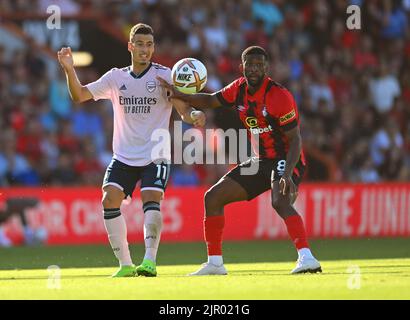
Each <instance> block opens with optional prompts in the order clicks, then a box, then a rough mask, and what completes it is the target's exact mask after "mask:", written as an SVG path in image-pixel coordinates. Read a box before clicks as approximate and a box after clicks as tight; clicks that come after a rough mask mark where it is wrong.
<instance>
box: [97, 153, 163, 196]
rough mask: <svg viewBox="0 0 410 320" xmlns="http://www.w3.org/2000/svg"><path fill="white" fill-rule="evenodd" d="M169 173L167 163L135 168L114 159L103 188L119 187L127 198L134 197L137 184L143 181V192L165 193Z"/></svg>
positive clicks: (108, 169)
mask: <svg viewBox="0 0 410 320" xmlns="http://www.w3.org/2000/svg"><path fill="white" fill-rule="evenodd" d="M169 171H170V165H169V163H165V162H162V163H159V164H155V163H150V164H148V165H146V166H143V167H133V166H129V165H127V164H125V163H123V162H121V161H118V160H116V159H112V161H111V163H110V164H109V166H108V168H107V170H106V172H105V175H104V181H103V187H105V186H107V185H113V186H117V187H118V188H120V189H121V190H122V191H123V192H124V193H125V196H126V197H127V196H130V197H132V193H133V192H134V189H135V186H136V184H137V183H138V181H139V180H141V191H143V190H157V191H161V192H165V188H166V186H167V183H168V178H169Z"/></svg>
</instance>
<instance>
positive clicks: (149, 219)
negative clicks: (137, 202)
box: [144, 202, 162, 262]
mask: <svg viewBox="0 0 410 320" xmlns="http://www.w3.org/2000/svg"><path fill="white" fill-rule="evenodd" d="M153 209H154V210H153ZM158 209H159V203H155V202H148V203H147V204H145V205H144V241H145V256H144V259H149V260H151V261H154V262H155V261H156V258H157V252H158V246H159V241H160V239H161V230H162V215H161V212H160V211H159V210H158Z"/></svg>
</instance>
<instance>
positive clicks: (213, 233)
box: [204, 215, 225, 256]
mask: <svg viewBox="0 0 410 320" xmlns="http://www.w3.org/2000/svg"><path fill="white" fill-rule="evenodd" d="M224 225H225V216H224V215H221V216H209V217H205V219H204V235H205V241H206V246H207V248H208V256H221V255H222V232H223V229H224Z"/></svg>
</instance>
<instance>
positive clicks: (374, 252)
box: [0, 238, 410, 270]
mask: <svg viewBox="0 0 410 320" xmlns="http://www.w3.org/2000/svg"><path fill="white" fill-rule="evenodd" d="M310 243H311V248H312V251H313V253H314V255H315V256H316V257H317V258H318V259H319V260H323V261H324V260H356V259H394V258H410V238H394V239H391V238H387V239H337V240H312V241H311V242H310ZM130 249H131V255H132V257H133V260H134V263H136V264H138V263H139V262H140V261H141V260H142V258H143V255H144V246H143V244H141V243H139V244H131V245H130ZM223 250H224V261H225V263H260V262H295V261H296V259H297V254H296V250H295V248H294V247H293V245H292V243H291V242H290V241H278V240H271V241H238V242H226V243H224V247H223ZM206 259H207V256H206V247H205V244H204V243H202V242H199V243H198V242H195V243H162V244H161V245H160V248H159V253H158V259H157V263H158V265H184V264H194V265H200V264H201V263H203V262H205V261H206ZM50 265H58V266H59V267H60V268H94V267H115V266H117V261H116V259H115V257H114V255H113V253H112V251H111V248H110V247H109V245H108V244H107V245H78V246H48V247H15V248H8V249H0V270H12V269H16V268H18V269H47V267H48V266H50ZM372 267H376V266H372ZM403 267H404V266H403Z"/></svg>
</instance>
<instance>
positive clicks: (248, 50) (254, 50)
mask: <svg viewBox="0 0 410 320" xmlns="http://www.w3.org/2000/svg"><path fill="white" fill-rule="evenodd" d="M249 54H261V55H263V56H264V57H265V59H266V60H268V59H269V56H268V54H267V52H266V50H265V49H263V48H262V47H259V46H251V47H247V48H246V49H245V50H243V52H242V62H245V60H246V56H248V55H249Z"/></svg>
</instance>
